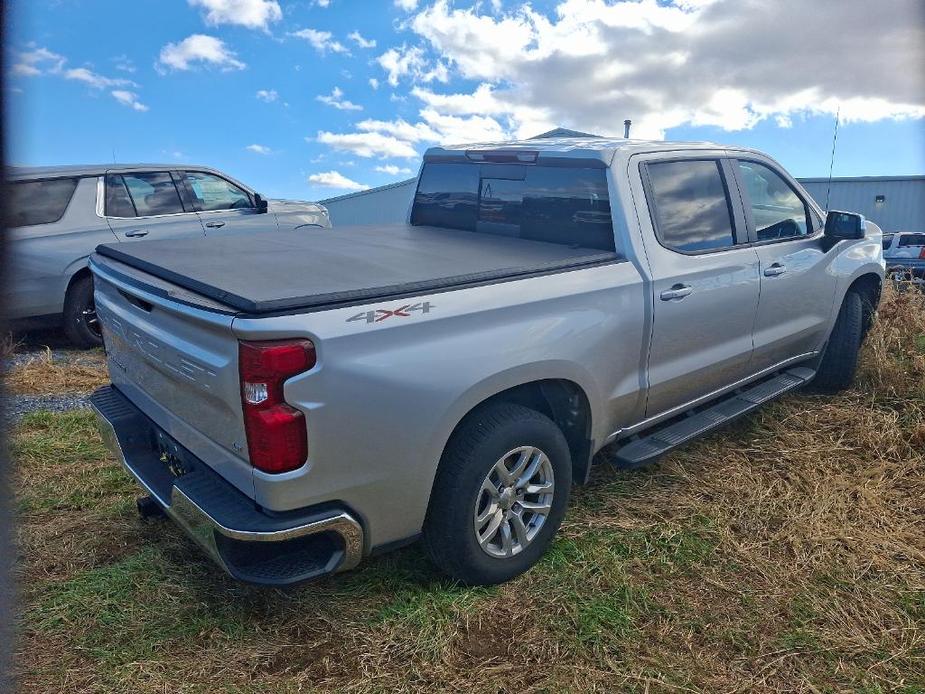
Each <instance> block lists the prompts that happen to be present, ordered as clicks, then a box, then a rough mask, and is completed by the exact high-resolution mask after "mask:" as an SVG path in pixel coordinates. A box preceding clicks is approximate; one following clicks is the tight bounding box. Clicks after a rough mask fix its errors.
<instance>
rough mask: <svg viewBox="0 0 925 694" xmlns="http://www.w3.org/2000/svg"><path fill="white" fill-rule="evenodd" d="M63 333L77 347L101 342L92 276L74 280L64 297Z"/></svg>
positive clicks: (89, 346)
mask: <svg viewBox="0 0 925 694" xmlns="http://www.w3.org/2000/svg"><path fill="white" fill-rule="evenodd" d="M64 334H65V335H67V338H68V339H69V340H70V341H71V342H72V343H73V344H74V345H75V346H77V347H80V348H82V349H91V348H93V347H100V346H102V344H103V335H102V333H101V332H100V329H99V322H98V321H97V318H96V305H95V304H94V302H93V278H92V277H89V276H85V277H81V278H80V279H78V280H75V281H74V282H73V283H72V284H71V286H70V288H69V289H68V290H67V296H65V297H64Z"/></svg>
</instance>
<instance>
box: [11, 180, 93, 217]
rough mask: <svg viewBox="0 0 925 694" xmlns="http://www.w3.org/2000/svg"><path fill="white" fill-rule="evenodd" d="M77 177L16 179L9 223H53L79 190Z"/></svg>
mask: <svg viewBox="0 0 925 694" xmlns="http://www.w3.org/2000/svg"><path fill="white" fill-rule="evenodd" d="M78 180H79V179H77V178H53V179H48V180H44V181H16V182H13V183H12V184H10V186H9V194H10V202H9V211H8V213H7V214H8V215H9V217H8V219H7V224H8V225H9V226H10V227H27V226H35V225H36V224H53V223H55V222H57V221H60V219H61V218H62V217H63V216H64V213H65V212H66V211H67V207H68V205H69V204H70V202H71V198H72V197H73V196H74V191H75V190H76V189H77V181H78Z"/></svg>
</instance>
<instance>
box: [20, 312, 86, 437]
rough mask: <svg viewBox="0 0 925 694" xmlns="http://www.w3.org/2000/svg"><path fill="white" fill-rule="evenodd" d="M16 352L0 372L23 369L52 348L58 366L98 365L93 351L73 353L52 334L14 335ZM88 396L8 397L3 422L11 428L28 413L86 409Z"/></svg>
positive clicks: (65, 342) (47, 332)
mask: <svg viewBox="0 0 925 694" xmlns="http://www.w3.org/2000/svg"><path fill="white" fill-rule="evenodd" d="M16 340H17V342H18V345H17V348H16V351H15V352H14V353H13V355H12V356H10V357H8V358H6V359H3V360H2V370H3V372H6V371H7V370H8V369H12V368H15V367H17V366H22V365H23V364H25V363H27V362H29V361H30V360H32V359H36V358H43V357H44V356H45V353H46V348H49V347H50V348H51V352H52V357H53V358H54V360H55V361H57V362H67V363H70V364H80V365H85V366H92V365H95V364H98V363H99V356H98V354H97V353H96V352H95V351H90V350H81V349H74V348H73V347H71V346H70V345H69V344H68V342H67V340H66V339H65V338H64V336H63V335H61V334H60V333H57V332H54V331H45V330H43V331H36V332H34V333H24V334H22V335H17V336H16ZM89 396H90V393H83V394H81V393H67V394H61V395H7V396H6V397H5V398H4V399H5V401H6V402H5V403H4V406H3V420H4V422H5V423H8V424H13V423H15V422H17V421H19V419H21V418H22V416H23V415H25V414H28V413H29V412H38V411H39V410H47V411H50V412H65V411H66V410H73V409H78V408H84V409H85V408H88V407H89V404H88V402H87V398H88V397H89Z"/></svg>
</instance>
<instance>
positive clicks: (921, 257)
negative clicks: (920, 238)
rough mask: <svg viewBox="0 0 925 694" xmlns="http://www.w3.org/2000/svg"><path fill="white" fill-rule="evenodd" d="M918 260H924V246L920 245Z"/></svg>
mask: <svg viewBox="0 0 925 694" xmlns="http://www.w3.org/2000/svg"><path fill="white" fill-rule="evenodd" d="M919 260H925V246H922V250H921V251H919Z"/></svg>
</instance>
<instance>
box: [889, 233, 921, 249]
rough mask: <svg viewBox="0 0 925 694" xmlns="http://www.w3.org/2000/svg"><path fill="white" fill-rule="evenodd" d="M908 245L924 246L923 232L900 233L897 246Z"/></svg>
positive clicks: (906, 246)
mask: <svg viewBox="0 0 925 694" xmlns="http://www.w3.org/2000/svg"><path fill="white" fill-rule="evenodd" d="M909 246H925V234H900V235H899V243H898V244H896V247H897V248H908V247H909Z"/></svg>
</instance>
